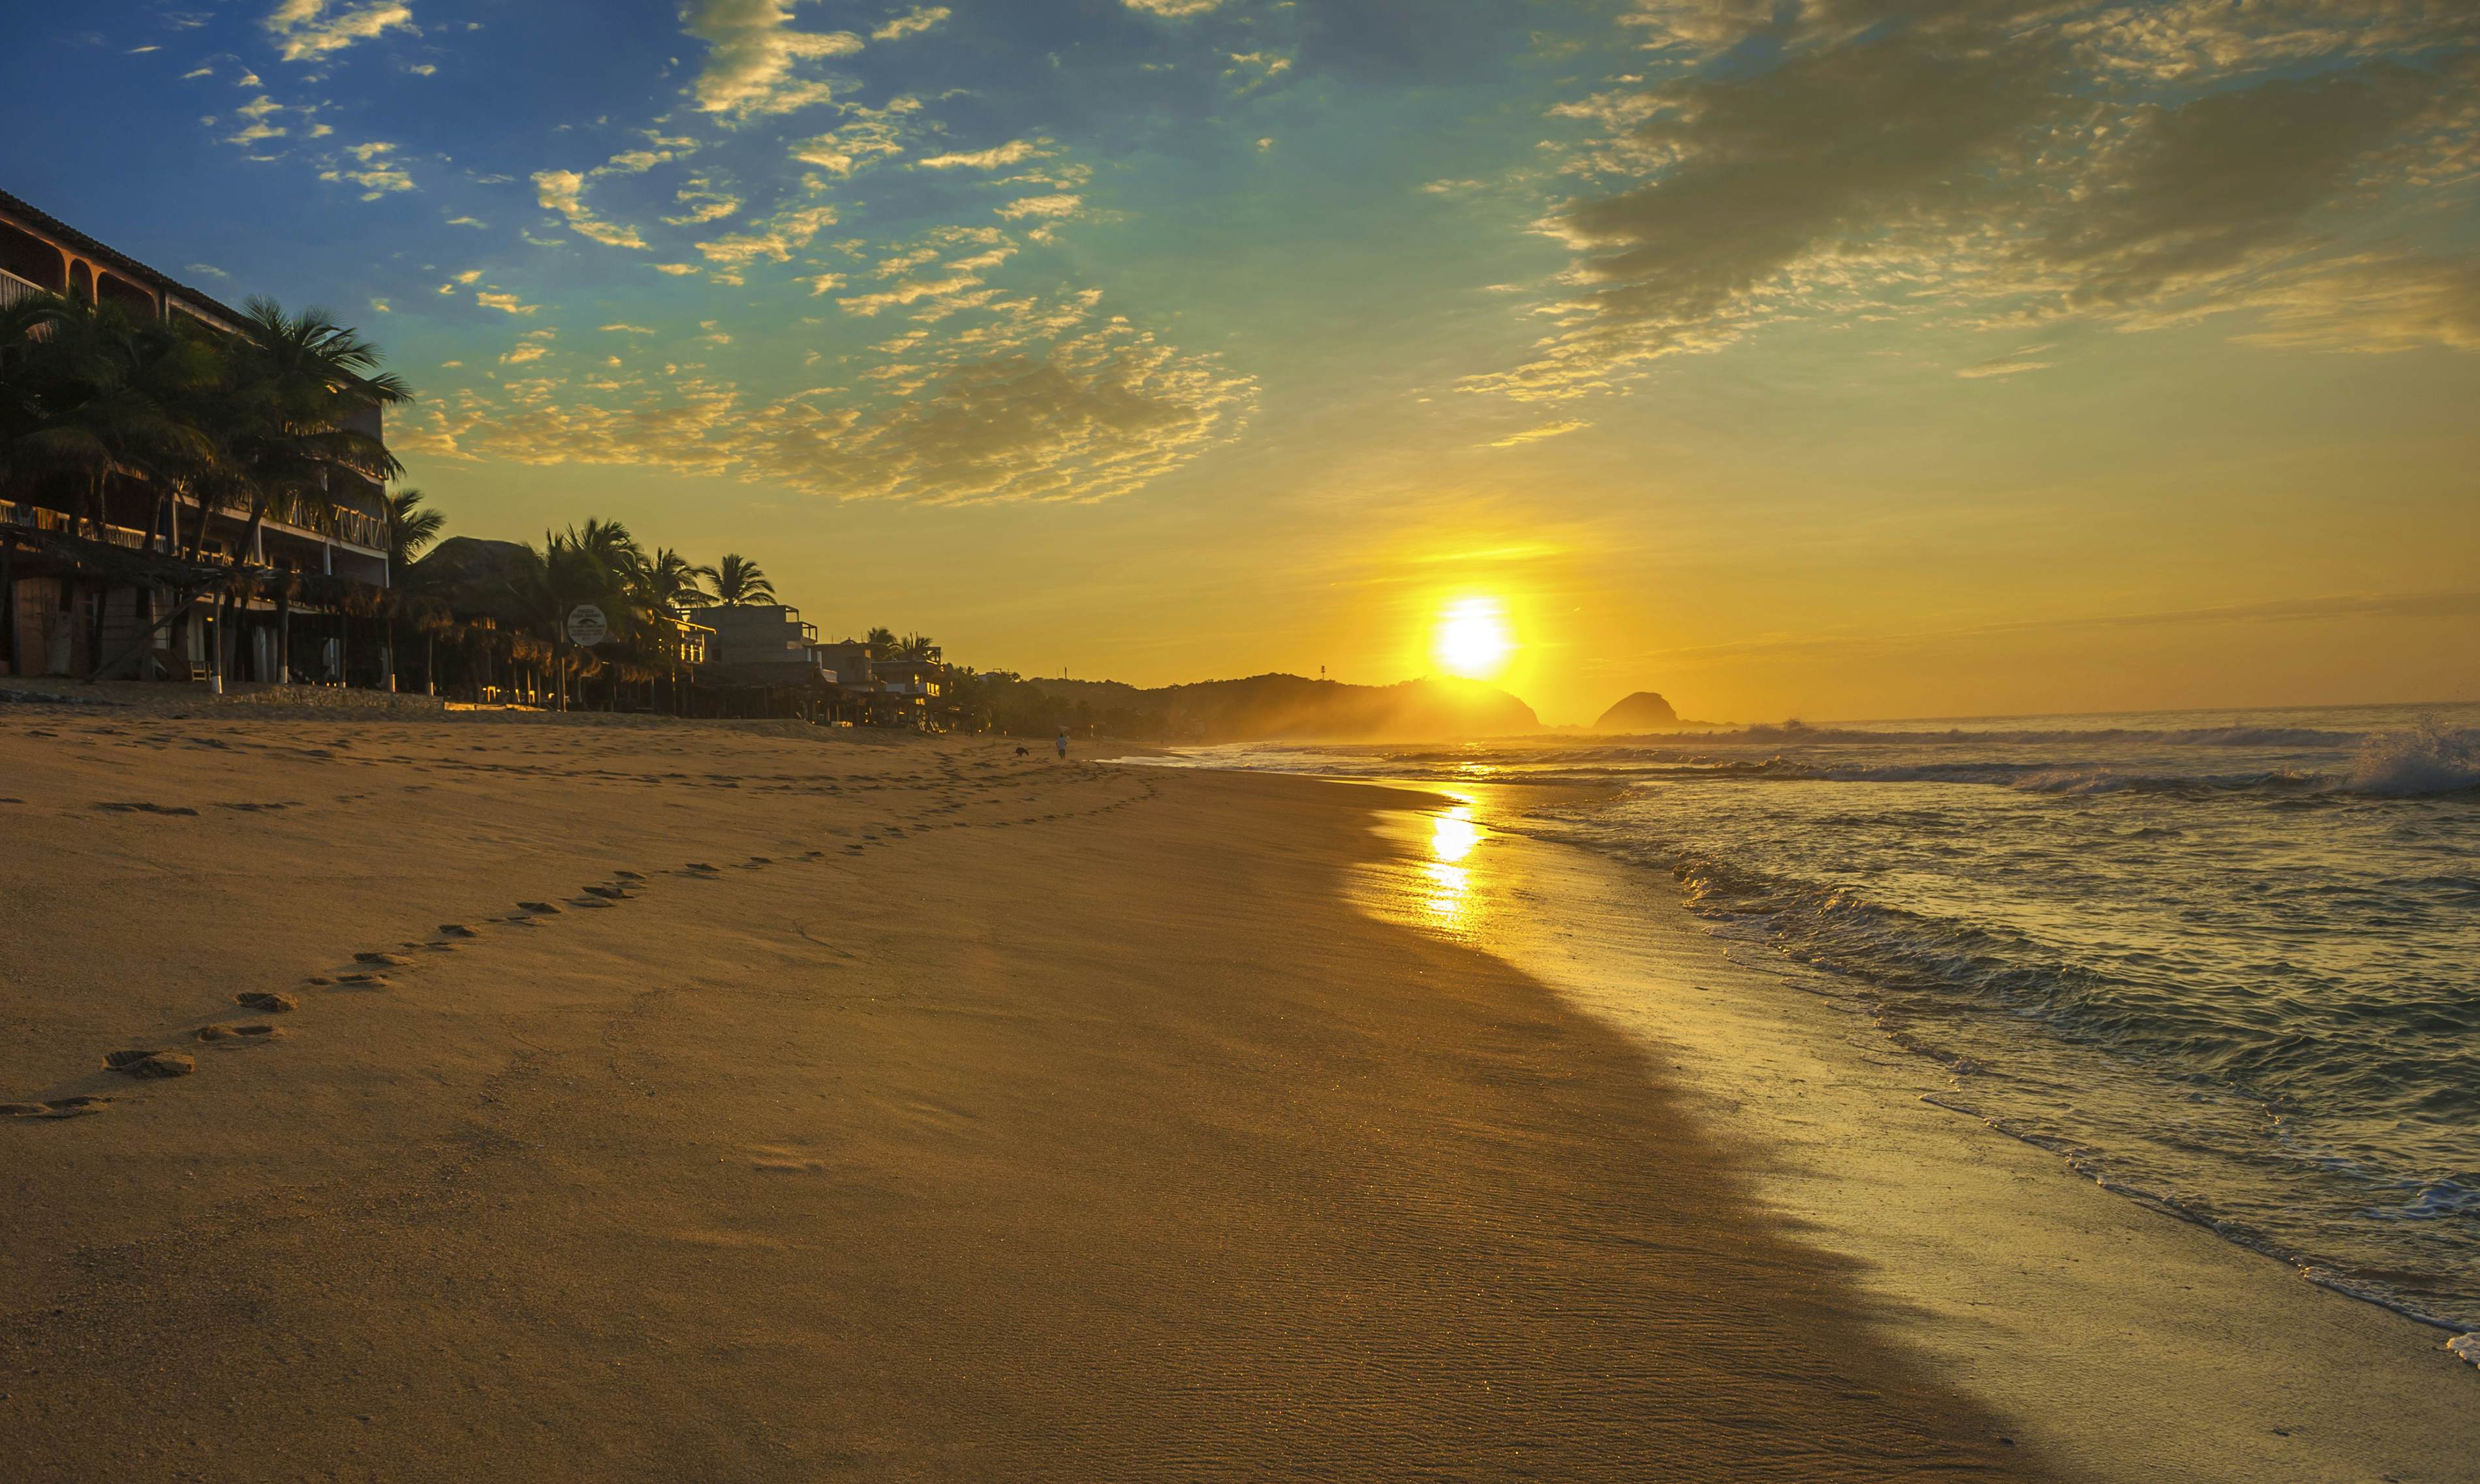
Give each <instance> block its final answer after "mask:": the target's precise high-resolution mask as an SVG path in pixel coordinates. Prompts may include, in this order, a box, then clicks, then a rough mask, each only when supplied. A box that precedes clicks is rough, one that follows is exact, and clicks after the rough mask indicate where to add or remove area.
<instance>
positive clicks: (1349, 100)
mask: <svg viewBox="0 0 2480 1484" xmlns="http://www.w3.org/2000/svg"><path fill="white" fill-rule="evenodd" d="M19 35H20V37H21V39H22V40H23V41H24V43H25V44H23V45H21V46H19V47H17V48H15V49H13V51H12V53H11V55H10V56H9V57H8V58H6V59H0V123H5V126H6V127H7V129H8V130H9V132H10V137H11V138H12V140H13V148H12V150H11V151H10V157H9V162H10V163H9V168H8V178H7V179H6V180H5V181H0V185H5V187H6V188H7V189H9V190H11V191H13V192H16V193H17V194H20V195H22V196H25V197H27V198H28V199H30V200H33V201H34V202H36V203H37V204H38V205H40V206H43V207H45V208H46V209H48V210H51V211H53V212H54V213H55V214H57V215H60V216H62V217H65V218H66V219H69V220H71V221H73V222H75V223H77V224H78V225H80V226H82V227H84V228H85V229H87V230H88V231H90V232H92V233H93V234H95V235H97V236H99V237H101V238H103V239H105V240H106V241H108V242H111V243H115V244H116V245H117V246H120V247H122V248H123V249H124V250H127V251H130V252H132V253H134V254H136V255H137V256H139V257H141V258H142V259H144V260H146V261H148V262H150V263H152V264H154V265H155V266H157V267H158V268H161V269H166V270H168V271H169V272H172V273H174V274H175V275H176V276H183V277H186V278H188V279H189V280H191V281H192V282H194V283H195V284H196V285H197V286H198V287H200V288H202V289H204V290H206V291H207V292H209V293H213V294H220V295H223V296H226V297H231V298H238V297H240V296H241V295H243V294H251V293H268V294H275V295H276V296H278V297H279V298H281V299H283V300H284V301H286V302H287V303H292V304H301V303H319V304H323V305H326V306H328V307H330V308H332V309H333V310H335V311H336V312H337V313H338V314H339V315H340V316H341V317H343V318H346V319H348V320H351V321H353V322H355V323H358V324H359V325H361V326H362V327H363V328H364V329H365V330H366V331H367V332H369V333H371V334H372V335H373V336H375V338H377V339H378V340H379V341H380V342H381V343H382V344H383V345H385V346H386V347H387V348H388V350H389V351H390V354H391V357H392V360H393V362H394V363H395V365H396V366H397V367H398V369H400V371H402V372H403V373H404V374H405V375H406V376H407V377H408V378H409V379H411V380H412V381H413V382H414V384H415V386H416V387H417V389H418V390H419V391H420V393H421V394H422V396H421V400H420V402H419V403H418V404H417V405H416V406H415V407H414V408H413V409H412V410H411V411H410V412H409V413H407V414H406V415H404V416H402V417H400V418H398V419H397V420H396V421H395V422H394V424H393V427H392V432H393V434H394V438H395V441H396V442H397V443H398V444H399V445H400V450H401V451H402V452H403V454H404V455H405V457H406V459H407V462H408V463H409V464H410V465H411V466H412V468H413V473H414V475H415V482H418V483H420V484H421V485H422V486H423V487H425V488H426V490H428V491H429V492H430V494H431V496H432V498H433V499H435V500H436V501H437V502H438V503H439V504H441V505H442V506H443V507H444V508H445V509H446V510H447V511H448V513H449V515H450V517H451V519H452V529H455V530H459V531H464V532H467V533H472V534H486V535H498V536H508V537H523V536H526V535H528V534H530V533H538V532H539V531H540V529H541V528H542V526H543V525H546V524H565V523H566V522H568V521H571V520H577V519H581V518H582V517H584V516H585V515H588V514H595V515H605V516H617V517H620V518H622V519H625V520H627V521H629V522H630V524H631V525H633V527H634V528H636V529H637V530H638V531H639V532H640V534H641V536H643V537H644V538H646V539H648V540H650V541H653V542H659V543H661V544H664V545H671V546H677V547H681V548H683V549H685V550H687V551H689V553H690V554H691V555H693V556H695V557H698V558H700V559H709V560H710V559H711V558H712V557H713V556H714V555H716V554H719V553H720V551H722V550H740V551H744V552H747V553H748V554H751V555H753V556H756V557H757V558H758V559H759V560H761V561H762V563H764V564H765V565H766V567H767V568H768V570H769V571H770V572H772V573H773V574H775V576H777V577H778V579H779V585H780V586H782V587H783V588H784V589H785V591H786V593H787V596H788V597H789V598H791V599H792V600H793V601H797V602H799V603H801V604H802V605H803V606H804V607H805V608H806V609H808V610H810V612H811V615H812V616H813V617H814V618H815V619H817V620H818V621H819V622H820V623H821V624H822V626H823V627H828V628H830V629H836V630H843V629H858V628H860V627H866V626H867V625H869V624H872V623H879V622H886V623H891V624H892V625H894V626H895V627H904V628H927V629H930V630H932V631H934V632H936V633H937V634H938V635H939V636H940V637H941V638H943V639H944V640H946V641H948V643H949V644H950V646H951V648H952V649H954V650H955V651H957V652H959V653H960V654H961V655H962V656H963V657H967V658H969V659H972V660H975V661H978V662H981V663H985V664H993V665H1003V666H1009V667H1013V668H1020V669H1026V670H1039V671H1046V672H1055V671H1057V670H1058V669H1060V668H1062V667H1066V668H1071V669H1073V670H1074V671H1075V672H1076V673H1078V674H1084V675H1094V674H1105V673H1107V674H1112V675H1117V676H1120V677H1123V678H1130V679H1135V680H1140V681H1150V682H1159V681H1166V680H1173V679H1179V678H1198V677H1201V676H1204V675H1209V674H1233V673H1249V672H1253V671H1258V670H1265V669H1273V668H1286V669H1293V670H1307V671H1313V670H1314V669H1315V667H1317V666H1318V665H1321V664H1327V665H1330V666H1332V667H1333V669H1334V671H1335V673H1337V674H1340V675H1346V676H1349V677H1350V678H1361V679H1392V678H1400V677H1401V676H1403V675H1408V674H1412V673H1417V671H1418V670H1419V669H1420V668H1421V667H1422V662H1423V657H1424V647H1423V638H1424V634H1425V630H1426V625H1427V623H1428V622H1429V620H1430V618H1431V617H1432V616H1433V615H1434V613H1436V612H1437V611H1439V609H1440V608H1441V607H1442V606H1444V605H1446V604H1448V603H1451V602H1453V601H1459V600H1460V598H1463V597H1467V596H1471V595H1474V594H1481V595H1485V596H1488V597H1491V598H1493V599H1495V600H1499V601H1504V603H1505V604H1506V606H1507V608H1508V609H1509V611H1510V612H1511V614H1512V615H1513V617H1514V618H1515V620H1516V621H1517V623H1518V626H1519V628H1520V630H1521V637H1522V639H1523V641H1524V648H1523V650H1522V652H1521V656H1522V657H1521V659H1520V661H1519V664H1518V666H1517V669H1516V671H1515V673H1514V674H1513V675H1511V684H1514V685H1515V686H1516V688H1518V689H1519V690H1521V691H1523V692H1524V693H1525V694H1527V695H1528V696H1530V697H1532V698H1533V699H1535V700H1536V701H1537V703H1538V704H1541V705H1542V706H1543V709H1544V710H1545V712H1547V713H1549V714H1551V715H1552V716H1554V718H1558V719H1574V718H1577V717H1579V716H1587V715H1589V714H1590V713H1591V712H1593V711H1595V710H1598V709H1599V706H1600V705H1601V704H1606V702H1607V700H1608V699H1610V697H1611V696H1615V694H1618V693H1623V692H1624V691H1625V690H1629V689H1634V688H1638V687H1639V686H1653V687H1657V688H1662V689H1665V690H1666V691H1671V692H1674V693H1677V694H1678V695H1680V696H1681V698H1682V699H1683V708H1684V709H1688V710H1691V711H1695V712H1701V713H1704V714H1739V715H1758V714H1781V713H1783V712H1786V711H1790V710H1795V709H1802V710H1808V711H1810V712H1812V713H1815V714H1843V715H1852V714H1883V713H1885V712H1887V711H1902V710H1935V711H1947V712H1954V711H1969V710H2004V709H2020V708H2034V709H2061V708H2068V707H2072V706H2077V705H2094V706H2111V705H2126V704H2177V703H2179V702H2182V701H2187V702H2192V703H2193V704H2237V703H2246V702H2256V701H2261V702H2288V701H2319V700H2331V701H2347V700H2379V699H2422V698H2425V697H2437V696H2445V695H2456V694H2465V695H2467V694H2472V693H2474V692H2475V691H2480V670H2475V669H2474V668H2473V661H2472V660H2471V659H2470V658H2469V656H2470V654H2471V653H2472V652H2473V649H2474V646H2473V644H2472V643H2471V641H2472V640H2473V639H2474V638H2475V637H2480V632H2475V623H2480V597H2475V596H2474V594H2473V583H2472V581H2471V579H2470V578H2469V576H2468V574H2469V573H2470V572H2471V571H2472V570H2474V563H2473V561H2472V558H2473V557H2474V556H2480V545H2475V542H2480V537H2475V535H2474V534H2473V532H2472V530H2471V527H2472V526H2473V525H2480V523H2473V522H2471V521H2469V520H2468V518H2467V517H2468V512H2469V510H2470V509H2471V508H2472V500H2473V497H2474V496H2475V495H2480V490H2475V489H2474V487H2473V483H2472V476H2471V473H2470V471H2471V470H2472V468H2473V467H2474V466H2475V463H2480V459H2475V457H2474V455H2475V454H2480V447H2475V440H2474V438H2473V435H2472V434H2471V432H2470V430H2469V428H2468V427H2467V423H2468V422H2470V421H2471V420H2470V419H2469V418H2468V407H2469V406H2470V405H2472V402H2473V398H2472V394H2473V393H2474V392H2475V391H2480V378H2475V377H2474V374H2473V370H2472V359H2473V357H2472V352H2473V351H2474V350H2475V349H2480V266H2475V261H2474V257H2473V250H2474V242H2475V234H2474V215H2473V204H2474V203H2473V192H2474V180H2475V177H2476V176H2480V101H2475V100H2480V62H2475V57H2480V45H2475V43H2480V26H2475V21H2474V19H2473V17H2472V14H2471V13H2470V8H2469V7H2468V6H2467V5H2454V4H2445V3H2425V0H2354V3H2349V4H2345V3H2342V0H2254V3H2251V4H2247V5H2235V4H2228V3H2213V0H2173V3H2163V4H2149V5H2116V6H2113V5H2089V4H2066V3H2039V0H1992V3H1988V4H1979V5H1970V6H1964V5H1955V4H1946V3H1939V0H1813V3H1809V4H1805V5H1803V4H1797V3H1791V0H1785V3H1781V4H1773V3H1764V4H1756V3H1747V0H1589V3H1585V0H1578V3H1566V0H1496V3H1484V0H1419V3H1414V0H1282V3H1263V0H1003V3H979V0H951V3H949V4H946V5H941V6H928V7H921V6H914V5H909V4H908V5H893V6H885V5H868V6H857V5H848V4H840V3H823V0H822V3H799V4H796V3H790V0H685V3H637V0H624V3H613V4H596V5H587V4H577V3H534V4H517V3H478V0H229V3H223V4H208V3H200V0H194V3H189V4H172V5H160V6H145V5H126V6H120V5H110V4H100V5H95V6H90V7H85V8H81V10H80V11H79V12H78V13H76V14H75V16H74V17H70V16H68V15H67V14H66V13H63V14H61V15H60V16H58V17H56V18H54V19H52V20H51V21H49V22H47V23H38V24H37V25H34V26H32V27H21V28H20V32H19ZM2458 514H2459V516H2460V519H2458ZM2389 595H2393V596H2392V597H2391V598H2389ZM2388 601H2391V602H2392V603H2393V606H2392V607H2390V608H2389V607H2387V606H2386V603H2387V602H2388ZM2371 604H2374V606H2371ZM2027 656H2037V661H2036V662H2033V663H2028V662H2027ZM1606 692H1607V693H1609V694H1607V695H1606V694H1605V693H1606ZM2045 700H2046V701H2049V702H2054V704H2041V703H2043V702H2044V701H2045Z"/></svg>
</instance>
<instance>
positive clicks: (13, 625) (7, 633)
mask: <svg viewBox="0 0 2480 1484" xmlns="http://www.w3.org/2000/svg"><path fill="white" fill-rule="evenodd" d="M0 665H6V666H8V667H9V673H10V674H11V675H15V674H16V673H17V543H15V542H14V541H10V540H7V539H5V538H0Z"/></svg>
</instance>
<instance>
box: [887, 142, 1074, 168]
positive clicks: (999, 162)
mask: <svg viewBox="0 0 2480 1484" xmlns="http://www.w3.org/2000/svg"><path fill="white" fill-rule="evenodd" d="M1042 153H1043V151H1042V150H1041V149H1040V148H1039V147H1038V146H1037V145H1035V144H1034V142H1033V141H1031V140H1010V141H1007V142H1006V143H1004V144H994V145H992V146H991V147H990V148H988V149H972V150H961V151H955V152H951V153H948V154H943V155H931V156H929V157H928V158H926V159H922V160H916V161H915V162H913V163H914V164H916V165H917V166H921V168H923V169H925V170H995V169H998V168H1000V167H1002V166H1011V165H1021V164H1022V163H1024V162H1025V161H1027V160H1031V159H1035V158H1037V157H1038V156H1040V155H1041V154H1042Z"/></svg>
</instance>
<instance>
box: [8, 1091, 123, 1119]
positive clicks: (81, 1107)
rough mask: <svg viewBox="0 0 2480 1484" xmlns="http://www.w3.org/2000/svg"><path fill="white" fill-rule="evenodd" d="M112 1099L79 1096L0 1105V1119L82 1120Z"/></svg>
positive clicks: (101, 1109)
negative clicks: (40, 1101) (42, 1101)
mask: <svg viewBox="0 0 2480 1484" xmlns="http://www.w3.org/2000/svg"><path fill="white" fill-rule="evenodd" d="M111 1101H112V1099H110V1098H108V1097H92V1096H88V1095H85V1094H81V1095H79V1096H77V1097H56V1098H54V1099H52V1100H51V1101H50V1102H48V1103H0V1118H82V1117H84V1116H86V1115H87V1114H89V1113H101V1112H103V1110H104V1107H105V1106H106V1105H107V1104H109V1103H110V1102H111Z"/></svg>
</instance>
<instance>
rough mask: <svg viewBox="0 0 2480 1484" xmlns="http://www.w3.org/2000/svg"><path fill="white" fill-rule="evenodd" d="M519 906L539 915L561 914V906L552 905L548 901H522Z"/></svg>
mask: <svg viewBox="0 0 2480 1484" xmlns="http://www.w3.org/2000/svg"><path fill="white" fill-rule="evenodd" d="M517 906H518V907H519V908H522V909H524V910H526V911H529V912H531V913H533V914H534V915H535V916H537V917H556V916H558V915H559V908H556V907H554V906H552V905H551V904H550V903H548V902H520V903H518V904H517Z"/></svg>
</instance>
